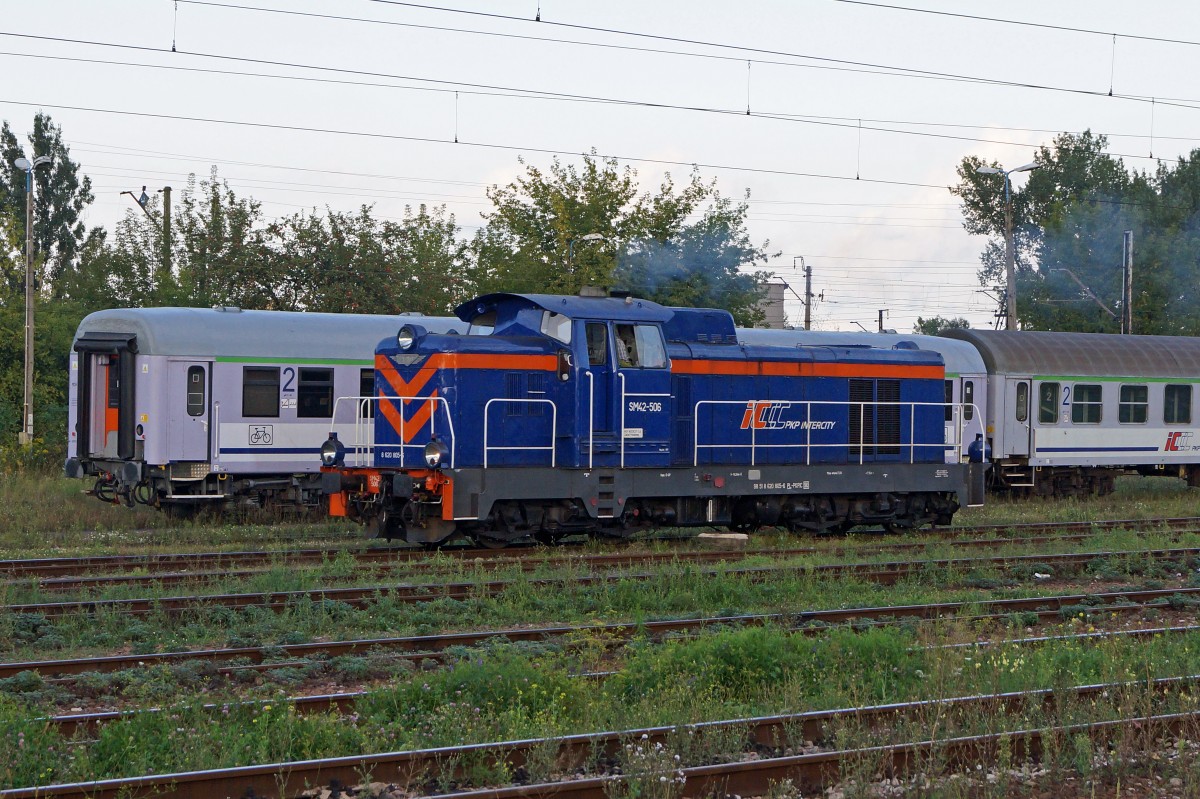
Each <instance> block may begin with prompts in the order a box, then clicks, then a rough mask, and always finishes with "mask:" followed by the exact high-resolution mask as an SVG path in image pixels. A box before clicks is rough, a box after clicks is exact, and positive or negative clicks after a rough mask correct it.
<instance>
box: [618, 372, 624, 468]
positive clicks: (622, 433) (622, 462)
mask: <svg viewBox="0 0 1200 799" xmlns="http://www.w3.org/2000/svg"><path fill="white" fill-rule="evenodd" d="M617 377H619V378H621V468H622V469H624V468H625V373H624V372H622V371H620V370H618V371H617Z"/></svg>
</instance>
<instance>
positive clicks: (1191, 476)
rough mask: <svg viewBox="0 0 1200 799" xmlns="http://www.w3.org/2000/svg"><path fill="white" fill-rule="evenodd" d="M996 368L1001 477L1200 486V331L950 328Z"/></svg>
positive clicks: (992, 375)
mask: <svg viewBox="0 0 1200 799" xmlns="http://www.w3.org/2000/svg"><path fill="white" fill-rule="evenodd" d="M941 335H942V336H945V337H948V338H951V339H958V340H961V341H966V342H969V343H970V344H972V345H973V346H974V347H975V348H976V349H977V350H978V351H979V354H980V355H981V356H982V358H983V361H984V364H985V365H986V367H987V371H988V390H987V398H986V408H987V437H988V439H989V440H990V442H991V447H992V458H993V461H994V468H993V470H992V474H993V479H994V480H995V481H997V482H998V483H999V484H1000V485H1001V486H1003V487H1006V488H1011V489H1016V490H1019V491H1026V492H1031V493H1040V494H1047V495H1049V494H1055V495H1072V494H1076V495H1082V494H1090V493H1097V494H1105V493H1108V492H1110V491H1112V490H1113V480H1114V478H1115V477H1116V476H1117V475H1119V474H1124V473H1137V474H1149V475H1155V474H1159V475H1171V476H1179V477H1182V478H1185V479H1186V480H1187V482H1188V485H1191V486H1197V485H1200V436H1198V435H1197V432H1198V430H1200V425H1198V424H1197V423H1196V420H1195V413H1194V409H1193V402H1194V399H1195V395H1196V390H1195V389H1196V386H1197V384H1200V338H1186V337H1176V336H1120V335H1113V334H1105V333H1055V332H1039V331H1024V330H1022V331H993V330H947V331H944V332H943V333H942V334H941Z"/></svg>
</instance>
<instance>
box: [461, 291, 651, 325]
mask: <svg viewBox="0 0 1200 799" xmlns="http://www.w3.org/2000/svg"><path fill="white" fill-rule="evenodd" d="M506 303H518V304H520V305H525V306H527V307H528V306H532V307H535V308H541V309H542V310H544V311H553V312H554V313H558V314H563V315H564V316H568V317H570V318H572V319H577V318H578V319H609V320H612V321H614V322H665V321H667V320H668V319H670V318H671V313H672V312H671V310H670V309H669V308H666V307H664V306H662V305H659V304H658V303H657V302H651V301H650V300H639V299H636V298H633V297H628V298H622V297H579V296H574V295H560V294H509V293H506V292H496V293H494V294H485V295H483V296H482V297H477V298H475V299H473V300H469V301H467V302H464V303H463V304H462V305H460V306H458V307H457V308H455V309H454V313H455V315H456V316H458V318H459V319H461V320H463V321H464V322H470V321H471V320H472V319H474V318H475V317H476V316H479V315H480V314H485V313H489V312H491V311H494V310H496V309H497V308H498V307H499V306H501V305H504V304H506Z"/></svg>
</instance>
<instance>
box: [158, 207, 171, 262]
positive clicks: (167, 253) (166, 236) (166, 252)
mask: <svg viewBox="0 0 1200 799" xmlns="http://www.w3.org/2000/svg"><path fill="white" fill-rule="evenodd" d="M160 191H162V196H163V229H162V234H163V265H164V266H166V267H167V272H168V273H170V271H171V187H170V186H163V187H162V189H160Z"/></svg>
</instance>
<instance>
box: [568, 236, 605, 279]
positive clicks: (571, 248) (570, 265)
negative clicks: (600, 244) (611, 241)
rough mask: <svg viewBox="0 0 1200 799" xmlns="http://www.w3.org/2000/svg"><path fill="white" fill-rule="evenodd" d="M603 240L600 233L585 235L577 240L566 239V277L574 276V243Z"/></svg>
mask: <svg viewBox="0 0 1200 799" xmlns="http://www.w3.org/2000/svg"><path fill="white" fill-rule="evenodd" d="M605 240H606V239H605V237H604V234H602V233H585V234H584V235H582V236H580V237H579V238H577V239H567V275H568V277H572V276H574V272H573V271H572V270H573V269H574V266H573V263H572V261H573V259H574V256H575V242H577V241H605Z"/></svg>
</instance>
